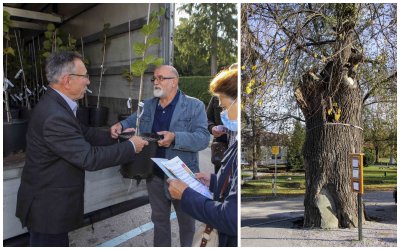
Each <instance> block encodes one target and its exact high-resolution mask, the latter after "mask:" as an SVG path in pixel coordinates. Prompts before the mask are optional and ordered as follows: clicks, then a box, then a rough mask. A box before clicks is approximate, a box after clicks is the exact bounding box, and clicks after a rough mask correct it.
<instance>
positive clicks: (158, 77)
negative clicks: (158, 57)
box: [150, 76, 176, 82]
mask: <svg viewBox="0 0 400 250" xmlns="http://www.w3.org/2000/svg"><path fill="white" fill-rule="evenodd" d="M174 78H176V77H166V76H153V77H152V78H151V80H150V81H151V82H154V81H155V80H157V81H159V82H162V81H164V80H168V79H174Z"/></svg>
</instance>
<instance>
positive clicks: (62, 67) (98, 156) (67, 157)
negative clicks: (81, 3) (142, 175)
mask: <svg viewBox="0 0 400 250" xmlns="http://www.w3.org/2000/svg"><path fill="white" fill-rule="evenodd" d="M46 76H47V80H48V81H49V83H50V88H48V90H47V92H46V94H45V95H44V96H43V97H42V98H41V100H40V102H39V103H38V104H37V106H36V107H35V109H34V111H33V114H32V118H31V120H30V123H29V128H28V133H27V136H26V138H27V145H26V162H25V166H24V169H23V171H22V176H21V185H20V187H19V190H18V198H17V210H16V216H17V217H18V218H19V219H20V220H21V223H22V226H26V227H27V228H28V230H29V233H30V245H31V246H68V245H69V240H68V232H69V231H71V230H74V229H76V228H79V227H80V226H81V225H82V222H83V213H84V209H83V204H84V197H83V194H84V185H85V170H88V171H95V170H100V169H103V168H107V167H112V166H116V165H119V164H123V163H126V162H129V161H131V160H132V158H134V157H135V152H136V153H138V152H140V151H141V150H142V149H143V147H144V146H145V145H147V144H148V143H147V142H146V141H144V140H143V139H142V138H140V137H135V136H134V137H132V138H131V139H130V140H128V141H125V142H123V143H117V144H116V140H114V139H112V138H111V137H110V134H109V133H108V132H107V131H100V130H97V129H94V128H88V127H85V126H84V125H82V123H80V122H79V120H78V119H77V118H76V110H77V103H76V101H77V100H78V99H81V98H82V97H83V95H84V93H85V91H86V88H87V86H88V85H89V84H90V82H89V76H88V75H87V70H86V67H85V65H84V63H83V62H82V57H81V56H80V55H79V54H77V53H74V52H58V53H54V54H52V55H51V56H50V57H49V58H48V60H47V65H46Z"/></svg>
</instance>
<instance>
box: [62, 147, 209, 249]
mask: <svg viewBox="0 0 400 250" xmlns="http://www.w3.org/2000/svg"><path fill="white" fill-rule="evenodd" d="M199 158H200V170H201V171H203V172H213V171H214V166H213V165H212V164H211V162H210V158H211V150H210V148H206V149H205V150H203V151H201V152H200V157H199ZM173 212H174V211H173V210H172V214H171V216H172V219H171V231H172V233H171V235H172V236H171V237H172V246H173V247H178V246H180V242H179V227H178V222H177V220H176V218H175V216H174V213H173ZM150 216H151V208H150V205H149V204H148V205H145V206H141V207H138V208H136V209H133V210H131V211H128V212H125V213H122V214H119V215H116V216H114V217H111V218H108V219H106V220H103V221H100V222H97V223H94V224H93V228H94V229H92V226H91V225H90V226H86V227H83V228H80V229H77V230H75V231H73V232H71V233H69V237H70V246H71V247H72V246H75V247H94V246H99V245H101V244H104V243H107V244H111V245H112V246H121V247H151V246H153V235H154V234H153V233H154V230H153V228H152V223H151V218H150ZM111 245H108V246H111Z"/></svg>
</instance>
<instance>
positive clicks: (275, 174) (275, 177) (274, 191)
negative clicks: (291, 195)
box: [274, 155, 278, 196]
mask: <svg viewBox="0 0 400 250" xmlns="http://www.w3.org/2000/svg"><path fill="white" fill-rule="evenodd" d="M277 157H278V155H275V176H274V178H275V181H274V193H275V196H276V174H277V169H276V158H277Z"/></svg>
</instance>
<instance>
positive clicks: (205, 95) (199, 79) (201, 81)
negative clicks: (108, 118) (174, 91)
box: [179, 76, 212, 107]
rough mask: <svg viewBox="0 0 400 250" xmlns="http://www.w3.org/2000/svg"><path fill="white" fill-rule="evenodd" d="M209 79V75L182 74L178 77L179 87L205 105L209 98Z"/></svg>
mask: <svg viewBox="0 0 400 250" xmlns="http://www.w3.org/2000/svg"><path fill="white" fill-rule="evenodd" d="M211 79H212V77H211V76H182V77H179V89H180V90H182V91H183V92H184V93H185V94H187V95H189V96H192V97H196V98H197V99H199V100H201V101H202V102H203V103H204V105H205V106H206V107H207V105H208V103H209V101H210V99H211V94H210V92H208V86H209V84H210V81H211Z"/></svg>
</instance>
